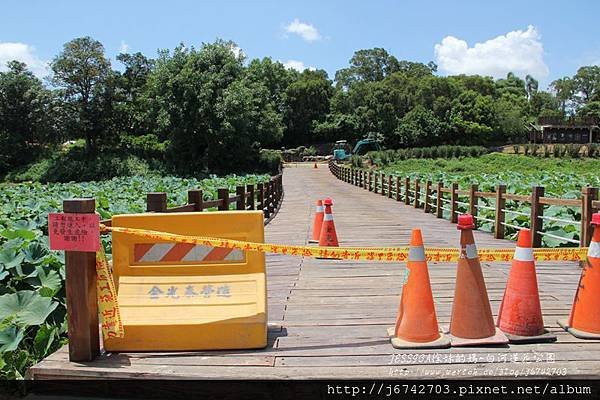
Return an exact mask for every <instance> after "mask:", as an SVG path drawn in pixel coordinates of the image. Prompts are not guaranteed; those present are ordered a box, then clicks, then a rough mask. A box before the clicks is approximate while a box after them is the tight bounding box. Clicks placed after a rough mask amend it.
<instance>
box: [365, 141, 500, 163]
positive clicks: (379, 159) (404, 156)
mask: <svg viewBox="0 0 600 400" xmlns="http://www.w3.org/2000/svg"><path fill="white" fill-rule="evenodd" d="M489 152H490V151H489V150H488V149H487V148H485V147H483V146H435V147H415V148H409V149H398V150H382V151H372V152H369V153H367V155H366V157H367V159H368V160H369V161H370V162H371V163H372V164H376V165H380V166H383V165H388V164H390V163H393V162H395V161H403V160H409V159H414V158H459V157H479V156H482V155H484V154H487V153H489Z"/></svg>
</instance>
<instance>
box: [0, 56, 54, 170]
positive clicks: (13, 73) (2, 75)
mask: <svg viewBox="0 0 600 400" xmlns="http://www.w3.org/2000/svg"><path fill="white" fill-rule="evenodd" d="M7 66H8V70H7V71H6V72H0V148H1V149H2V151H0V175H2V174H5V173H6V172H8V171H10V170H12V169H14V168H15V167H19V166H21V165H24V164H26V163H28V162H31V161H32V160H33V159H34V158H35V157H36V155H37V154H38V153H40V151H43V146H44V145H45V144H46V143H48V142H50V141H52V140H53V139H55V138H54V137H53V128H54V124H55V122H56V121H55V117H56V115H55V113H54V107H55V106H56V99H55V98H54V97H53V95H52V93H51V92H50V91H49V90H47V89H45V88H43V86H42V82H41V81H40V80H39V79H37V78H36V77H35V76H34V75H33V74H32V73H31V72H29V71H27V69H26V65H25V64H23V63H21V62H18V61H11V62H9V63H8V65H7Z"/></svg>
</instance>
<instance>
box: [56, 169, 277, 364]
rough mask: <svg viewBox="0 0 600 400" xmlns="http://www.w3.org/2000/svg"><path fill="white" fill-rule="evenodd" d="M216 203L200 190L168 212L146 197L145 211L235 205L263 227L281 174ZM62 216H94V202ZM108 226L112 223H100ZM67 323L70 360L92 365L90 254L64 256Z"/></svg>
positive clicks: (161, 201) (70, 205) (221, 193)
mask: <svg viewBox="0 0 600 400" xmlns="http://www.w3.org/2000/svg"><path fill="white" fill-rule="evenodd" d="M217 193H218V196H217V197H218V198H217V199H216V200H209V201H204V197H203V193H202V190H197V189H195V190H189V191H188V202H187V204H184V205H182V206H178V207H173V208H167V194H166V193H164V192H159V193H148V194H147V196H146V209H147V211H149V212H160V213H173V212H184V211H189V212H194V211H203V210H206V209H209V208H217V209H218V210H229V209H230V205H231V204H233V203H235V209H236V210H255V209H256V210H262V211H263V213H264V215H265V225H266V224H267V223H268V222H269V221H270V220H271V219H272V218H273V217H274V216H275V214H276V213H277V211H278V210H279V206H280V205H281V200H282V199H283V180H282V174H281V171H280V173H279V174H278V175H276V176H273V177H271V179H270V180H269V181H268V182H266V183H257V184H256V185H246V186H237V187H236V194H235V196H230V195H229V189H227V188H225V189H218V191H217ZM63 211H64V212H65V213H94V212H95V211H96V201H95V200H94V199H72V200H64V202H63ZM101 223H103V224H104V225H107V226H110V225H111V220H110V219H108V220H104V221H101ZM65 268H66V271H67V272H66V299H67V300H66V301H67V321H68V325H69V359H70V360H71V361H91V360H93V359H94V358H95V357H96V356H97V355H98V354H99V352H100V347H99V343H100V341H99V335H100V333H99V327H98V299H97V293H96V255H95V253H90V252H79V251H67V252H65Z"/></svg>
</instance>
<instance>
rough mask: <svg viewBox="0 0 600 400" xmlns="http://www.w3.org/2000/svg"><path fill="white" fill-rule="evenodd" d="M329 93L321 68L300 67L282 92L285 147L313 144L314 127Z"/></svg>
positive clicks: (324, 112)
mask: <svg viewBox="0 0 600 400" xmlns="http://www.w3.org/2000/svg"><path fill="white" fill-rule="evenodd" d="M332 95H333V87H332V84H331V81H330V80H329V79H328V78H327V73H326V72H325V71H322V70H320V71H310V70H304V72H302V73H301V74H300V75H299V77H298V79H297V80H296V81H295V82H294V83H292V84H291V85H289V86H288V88H287V90H286V92H285V112H284V122H285V125H286V130H285V132H284V136H283V144H284V145H285V146H298V145H301V144H304V145H305V144H310V143H314V141H315V140H314V139H315V138H314V136H313V133H314V126H315V125H316V124H318V123H319V122H322V121H324V120H325V117H326V116H327V114H328V113H329V110H330V100H331V97H332Z"/></svg>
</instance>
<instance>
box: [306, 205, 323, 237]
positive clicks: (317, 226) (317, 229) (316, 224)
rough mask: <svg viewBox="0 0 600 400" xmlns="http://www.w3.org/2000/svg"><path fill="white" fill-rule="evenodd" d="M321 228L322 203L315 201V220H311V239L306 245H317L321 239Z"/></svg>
mask: <svg viewBox="0 0 600 400" xmlns="http://www.w3.org/2000/svg"><path fill="white" fill-rule="evenodd" d="M322 227H323V201H322V200H317V208H316V210H315V218H314V220H313V231H312V238H311V239H310V240H309V241H308V243H319V238H320V237H321V228H322Z"/></svg>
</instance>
